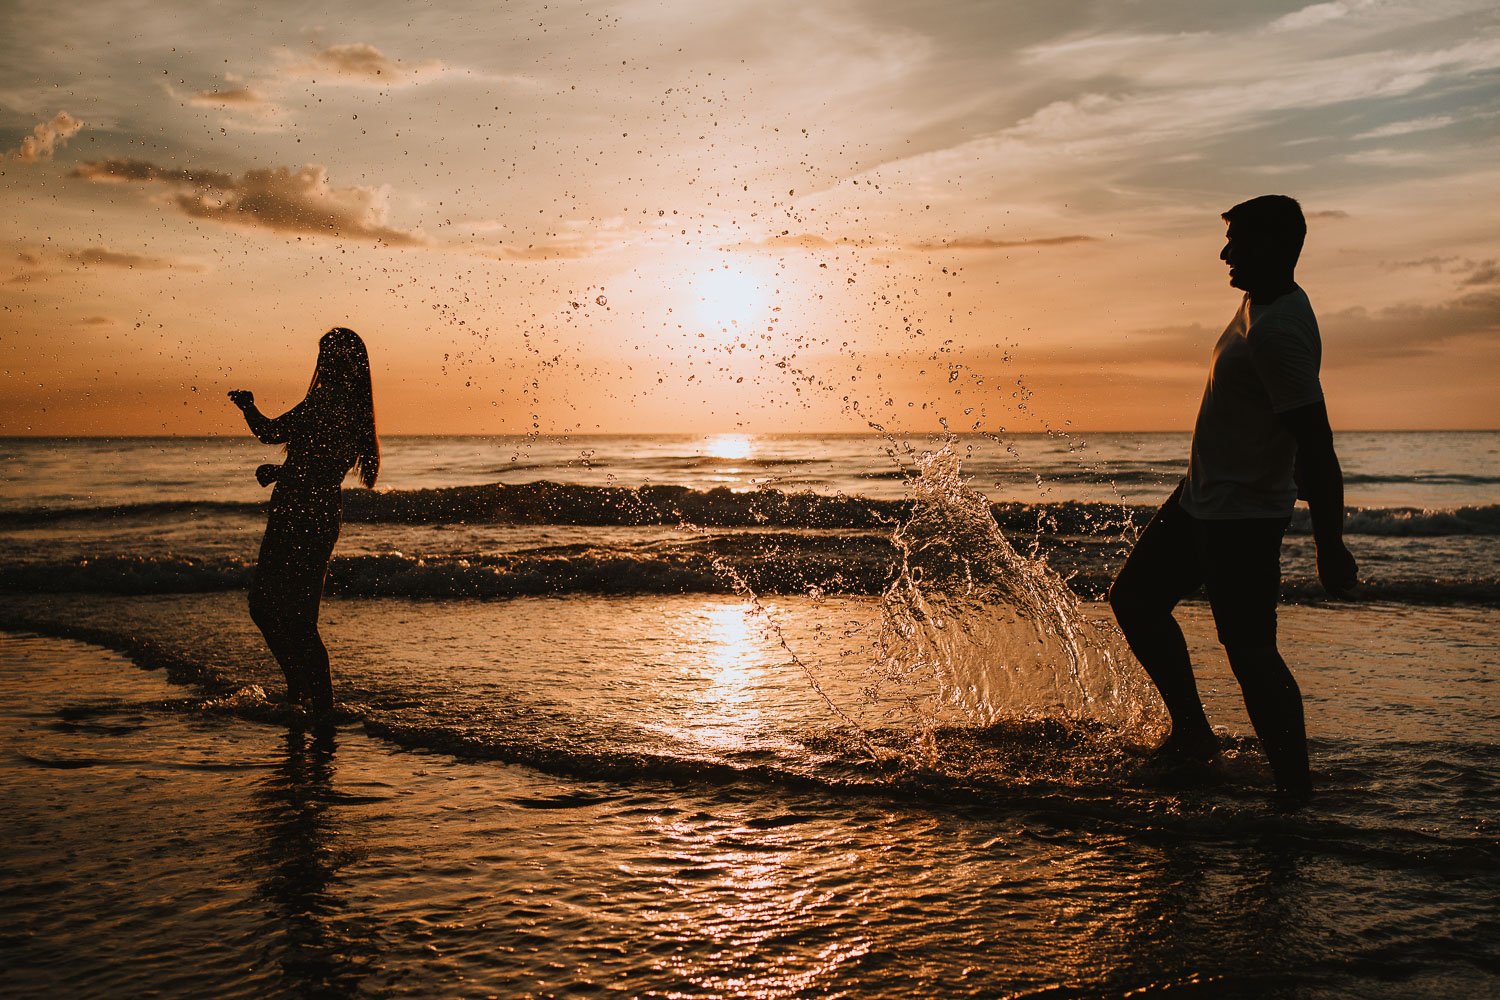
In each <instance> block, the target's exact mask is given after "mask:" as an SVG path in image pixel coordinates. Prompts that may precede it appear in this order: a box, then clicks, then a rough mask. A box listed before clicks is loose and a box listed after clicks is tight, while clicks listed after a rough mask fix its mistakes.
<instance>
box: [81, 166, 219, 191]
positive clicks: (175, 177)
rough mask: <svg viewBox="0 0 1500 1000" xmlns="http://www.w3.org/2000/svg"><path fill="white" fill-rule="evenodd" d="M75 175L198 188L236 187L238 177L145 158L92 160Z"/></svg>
mask: <svg viewBox="0 0 1500 1000" xmlns="http://www.w3.org/2000/svg"><path fill="white" fill-rule="evenodd" d="M71 176H73V177H81V178H83V179H84V180H86V181H98V182H104V183H121V184H123V183H128V182H130V181H162V182H163V183H167V184H185V185H188V186H191V187H197V188H214V189H229V188H232V187H234V177H233V176H231V175H230V174H223V173H219V172H218V171H216V170H179V169H178V168H176V167H162V166H158V165H156V164H155V163H148V162H146V161H145V160H128V159H108V160H92V161H90V162H88V163H84V164H81V165H79V166H77V167H74V168H73V173H72V175H71Z"/></svg>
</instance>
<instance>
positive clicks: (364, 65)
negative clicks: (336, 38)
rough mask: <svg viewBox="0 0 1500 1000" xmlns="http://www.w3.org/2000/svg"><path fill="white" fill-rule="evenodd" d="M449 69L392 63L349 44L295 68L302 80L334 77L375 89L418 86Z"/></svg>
mask: <svg viewBox="0 0 1500 1000" xmlns="http://www.w3.org/2000/svg"><path fill="white" fill-rule="evenodd" d="M446 68H447V67H445V66H444V65H443V64H442V63H440V62H436V61H432V62H425V63H418V64H415V65H407V64H406V63H403V62H402V61H401V60H399V59H392V58H391V57H390V56H388V55H386V54H385V53H384V52H381V51H380V50H379V49H377V48H376V47H375V46H373V45H369V44H367V43H365V42H348V43H345V44H343V45H330V46H329V47H328V48H326V49H324V50H322V51H321V52H319V53H317V54H316V55H314V56H313V59H312V62H310V63H301V64H298V65H297V66H295V67H294V68H293V72H294V73H296V74H297V75H299V76H314V75H321V76H327V75H329V74H331V75H332V77H333V78H334V79H337V80H341V81H343V82H345V83H355V84H365V85H369V86H376V87H398V86H403V85H406V84H411V83H416V82H417V81H418V80H419V79H420V78H422V77H426V76H432V75H434V74H438V73H441V72H443V71H444V70H445V69H446Z"/></svg>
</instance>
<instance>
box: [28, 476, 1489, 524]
mask: <svg viewBox="0 0 1500 1000" xmlns="http://www.w3.org/2000/svg"><path fill="white" fill-rule="evenodd" d="M264 507H265V504H264V502H233V501H222V502H221V501H163V502H158V503H143V504H116V505H109V506H101V507H28V508H21V509H13V510H9V511H0V528H26V527H34V526H39V525H48V524H56V523H63V522H68V521H76V520H97V521H112V522H121V521H133V520H141V521H152V520H161V519H170V518H187V519H195V520H206V519H211V518H214V517H218V516H260V515H261V513H262V512H263V510H264ZM990 510H991V513H992V514H993V515H994V517H995V520H996V522H997V523H998V524H999V525H1000V527H1001V528H1002V529H1003V530H1005V531H1008V532H1009V531H1018V532H1025V533H1027V534H1035V533H1037V532H1038V531H1041V532H1044V533H1048V534H1062V535H1080V536H1109V535H1119V534H1121V533H1122V532H1124V531H1126V530H1127V529H1133V528H1140V527H1143V526H1144V525H1145V524H1146V522H1147V521H1149V520H1150V518H1151V515H1152V514H1153V513H1155V510H1156V508H1155V507H1154V506H1151V505H1140V504H1126V503H1123V502H1122V503H1099V502H1083V501H1072V500H1068V501H1061V502H1057V503H1019V502H1006V503H997V504H992V505H991V508H990ZM911 512H912V503H911V501H909V500H876V499H870V498H867V497H859V496H845V495H840V494H823V493H813V492H810V491H801V492H788V491H783V490H776V489H762V490H752V491H747V492H737V491H734V490H730V489H728V488H725V487H718V488H716V489H710V490H694V489H690V488H689V487H686V486H642V487H639V488H633V489H632V488H628V487H623V486H582V485H577V484H564V483H553V482H545V481H543V482H534V483H524V484H517V485H506V484H501V483H495V484H488V485H476V486H449V487H442V488H434V489H417V490H381V491H370V490H345V491H344V519H345V521H348V522H351V523H366V524H530V525H535V524H558V525H578V526H651V525H697V526H700V527H704V528H789V529H797V528H804V529H823V528H842V529H864V530H872V529H874V530H884V531H889V530H891V529H892V528H894V526H895V525H896V524H899V523H902V522H903V521H905V520H907V519H908V518H910V516H911ZM1290 530H1291V531H1292V533H1294V534H1307V533H1310V532H1311V530H1312V526H1311V521H1310V518H1309V517H1308V513H1307V511H1306V509H1299V510H1298V511H1297V513H1296V514H1295V515H1294V516H1293V518H1292V525H1291V529H1290ZM1344 530H1345V532H1346V533H1348V534H1351V535H1388V536H1407V537H1437V536H1448V535H1497V534H1500V505H1496V504H1490V505H1484V506H1468V507H1458V508H1455V509H1452V510H1421V509H1417V508H1412V507H1373V508H1352V509H1350V510H1349V512H1348V518H1347V521H1346V523H1345V527H1344Z"/></svg>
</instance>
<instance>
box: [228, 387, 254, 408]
mask: <svg viewBox="0 0 1500 1000" xmlns="http://www.w3.org/2000/svg"><path fill="white" fill-rule="evenodd" d="M229 401H230V402H231V403H233V404H234V405H235V406H238V407H239V408H240V409H242V410H243V409H245V408H247V407H251V406H254V405H255V393H253V392H251V391H250V390H249V389H230V390H229Z"/></svg>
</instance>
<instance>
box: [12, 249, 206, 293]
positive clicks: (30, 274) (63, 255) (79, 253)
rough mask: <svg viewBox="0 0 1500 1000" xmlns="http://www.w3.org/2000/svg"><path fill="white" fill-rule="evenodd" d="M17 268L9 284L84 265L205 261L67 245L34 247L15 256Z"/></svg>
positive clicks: (188, 266) (144, 266)
mask: <svg viewBox="0 0 1500 1000" xmlns="http://www.w3.org/2000/svg"><path fill="white" fill-rule="evenodd" d="M12 260H13V262H14V265H15V270H14V271H13V272H12V273H11V274H10V275H9V276H8V277H7V278H6V283H7V284H12V285H25V284H29V283H31V282H34V281H45V280H47V279H49V278H53V277H56V276H58V275H62V274H67V273H70V272H74V271H78V270H80V269H83V268H113V269H118V270H126V271H203V270H206V268H205V267H204V266H203V264H202V263H200V262H199V261H196V260H191V259H188V258H184V257H159V256H155V255H153V254H141V253H128V252H125V251H120V250H112V249H110V248H109V247H106V246H91V247H80V248H77V249H63V248H59V247H52V246H46V247H31V248H28V249H25V250H21V251H19V252H18V253H17V254H16V255H15V256H14V257H13V258H12Z"/></svg>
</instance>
